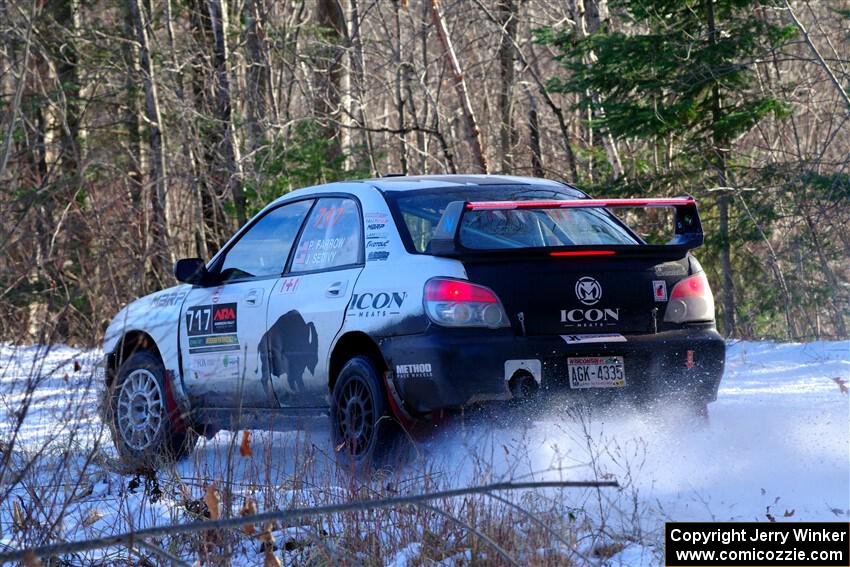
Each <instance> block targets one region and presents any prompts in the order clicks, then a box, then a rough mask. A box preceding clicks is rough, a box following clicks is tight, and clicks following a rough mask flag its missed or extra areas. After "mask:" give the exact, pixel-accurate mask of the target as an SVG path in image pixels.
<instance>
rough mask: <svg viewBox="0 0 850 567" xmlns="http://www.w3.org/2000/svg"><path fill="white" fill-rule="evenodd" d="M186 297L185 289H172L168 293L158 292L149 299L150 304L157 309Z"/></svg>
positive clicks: (174, 303) (176, 302)
mask: <svg viewBox="0 0 850 567" xmlns="http://www.w3.org/2000/svg"><path fill="white" fill-rule="evenodd" d="M184 297H186V292H185V291H172V292H169V293H160V294H158V295H155V296H154V297H153V298H152V299H151V304H152V305H151V306H152V307H155V308H157V309H159V308H160V307H171V306H173V305H177V304H179V303H180V302H181V301H182V300H183V298H184Z"/></svg>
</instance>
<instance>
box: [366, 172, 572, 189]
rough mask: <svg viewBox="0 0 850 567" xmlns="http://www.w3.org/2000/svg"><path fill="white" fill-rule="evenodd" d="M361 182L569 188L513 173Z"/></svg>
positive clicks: (382, 185) (403, 186)
mask: <svg viewBox="0 0 850 567" xmlns="http://www.w3.org/2000/svg"><path fill="white" fill-rule="evenodd" d="M362 183H368V184H369V185H371V186H373V187H375V188H377V189H379V190H381V191H409V190H414V189H438V188H448V187H464V186H466V187H469V186H479V185H533V186H539V187H553V188H558V189H565V188H570V189H572V187H569V186H568V185H565V184H564V183H560V182H558V181H553V180H551V179H541V178H539V177H518V176H514V175H483V174H480V175H478V174H462V175H391V176H388V177H379V178H376V179H364V180H363V181H362Z"/></svg>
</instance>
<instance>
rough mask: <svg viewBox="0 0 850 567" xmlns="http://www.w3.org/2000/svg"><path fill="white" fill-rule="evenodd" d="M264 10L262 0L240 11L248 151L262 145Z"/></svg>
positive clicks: (265, 74) (250, 2)
mask: <svg viewBox="0 0 850 567" xmlns="http://www.w3.org/2000/svg"><path fill="white" fill-rule="evenodd" d="M264 14H265V7H264V4H263V0H248V1H247V2H245V5H244V8H243V20H244V25H245V60H246V61H245V64H246V67H247V71H246V73H245V86H246V91H247V92H246V93H245V101H244V102H245V110H246V114H247V116H248V124H247V126H248V143H249V146H248V148H249V150H250V151H254V150H256V149H257V148H259V147H261V146H262V144H263V132H264V128H263V125H262V122H263V120H265V118H266V115H267V105H266V93H267V92H268V88H269V65H268V62H267V61H266V59H265V56H264V53H265V50H264V48H263V43H264V41H265V22H264V21H263V17H264Z"/></svg>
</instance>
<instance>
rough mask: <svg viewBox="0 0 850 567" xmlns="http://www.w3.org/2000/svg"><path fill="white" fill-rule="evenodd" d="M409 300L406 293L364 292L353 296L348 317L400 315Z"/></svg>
mask: <svg viewBox="0 0 850 567" xmlns="http://www.w3.org/2000/svg"><path fill="white" fill-rule="evenodd" d="M405 299H407V292H406V291H364V292H361V293H355V294H354V295H352V296H351V302H350V303H349V304H348V312H347V313H346V316H348V317H388V316H391V315H399V314H400V313H401V306H402V305H404V301H405Z"/></svg>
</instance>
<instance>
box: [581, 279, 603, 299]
mask: <svg viewBox="0 0 850 567" xmlns="http://www.w3.org/2000/svg"><path fill="white" fill-rule="evenodd" d="M576 297H577V298H578V300H579V301H581V302H582V303H584V304H585V305H596V304H597V303H598V302H599V300H600V299H602V286H601V285H599V282H598V281H596V280H595V279H594V278H591V277H590V276H584V277H583V278H579V280H578V281H577V282H576Z"/></svg>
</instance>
